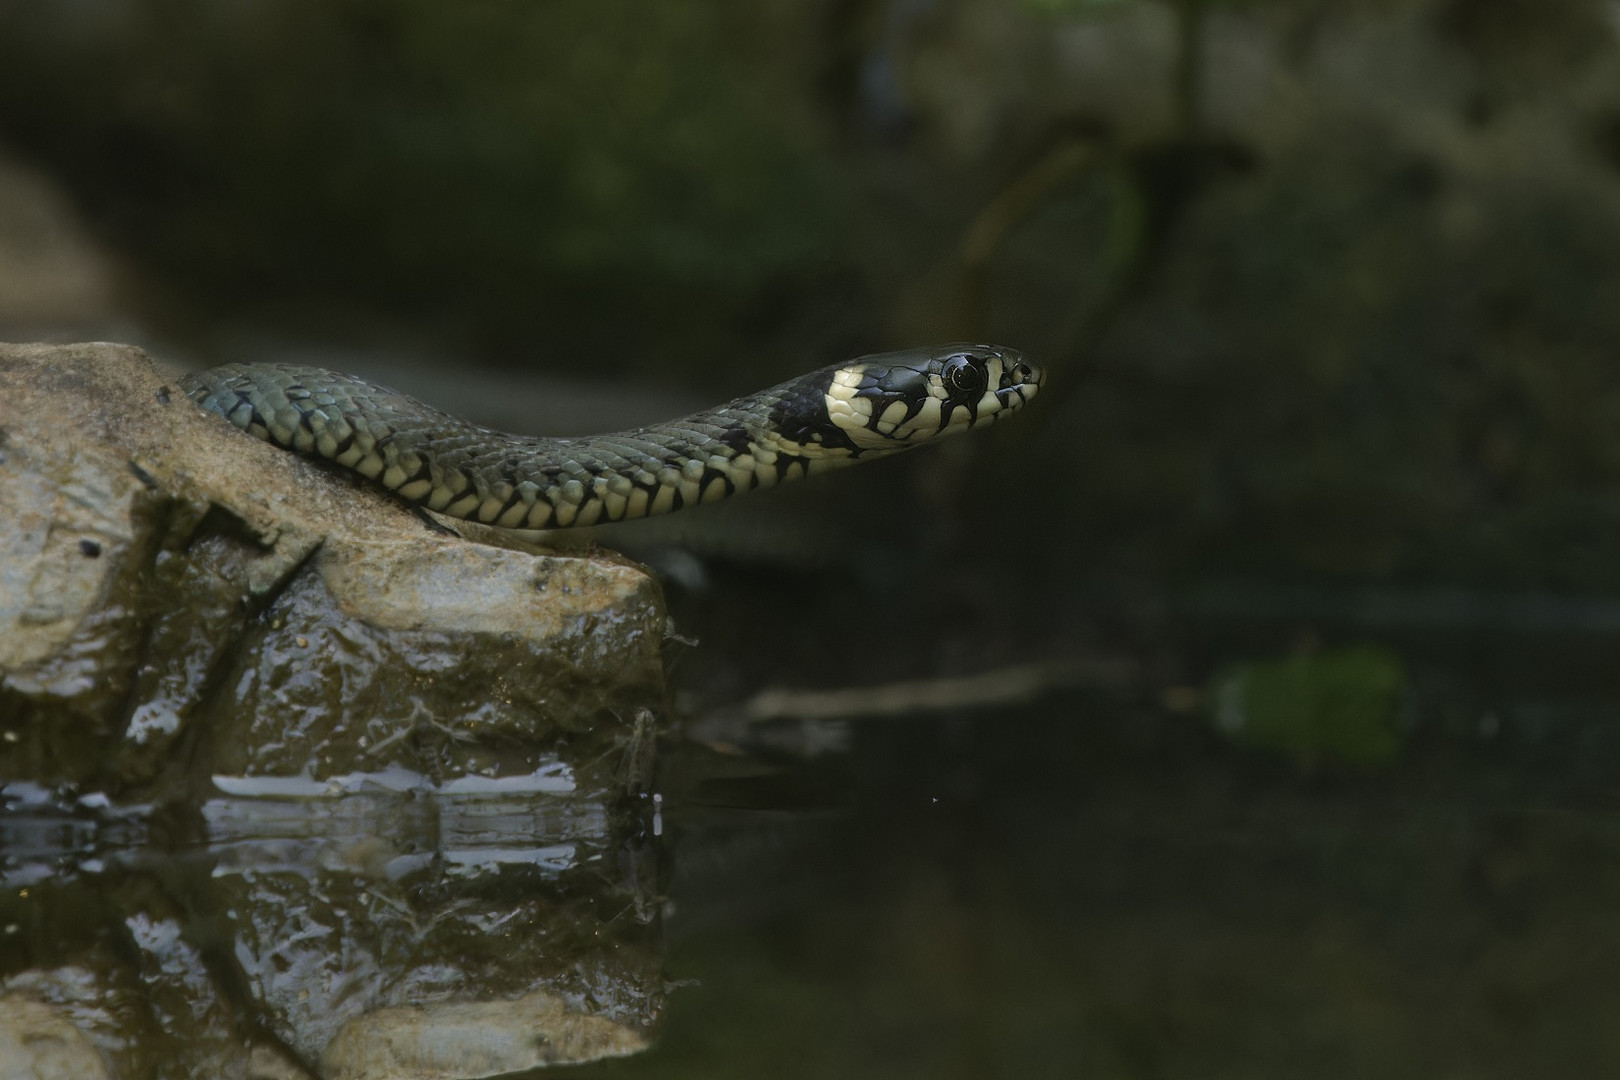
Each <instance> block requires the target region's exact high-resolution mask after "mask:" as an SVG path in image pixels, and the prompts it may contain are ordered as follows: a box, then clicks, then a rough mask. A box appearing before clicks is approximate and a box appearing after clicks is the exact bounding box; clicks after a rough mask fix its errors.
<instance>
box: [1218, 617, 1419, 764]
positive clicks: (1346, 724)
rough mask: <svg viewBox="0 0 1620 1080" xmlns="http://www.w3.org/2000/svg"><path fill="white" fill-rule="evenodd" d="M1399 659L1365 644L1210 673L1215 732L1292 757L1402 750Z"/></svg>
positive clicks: (1381, 759) (1386, 754)
mask: <svg viewBox="0 0 1620 1080" xmlns="http://www.w3.org/2000/svg"><path fill="white" fill-rule="evenodd" d="M1405 688H1406V674H1405V669H1404V668H1403V666H1402V664H1401V662H1400V660H1399V658H1397V657H1396V656H1394V655H1393V654H1391V653H1390V652H1388V651H1387V650H1385V649H1382V648H1379V647H1377V646H1372V645H1367V646H1361V647H1357V648H1342V649H1333V650H1329V651H1325V652H1302V653H1300V654H1298V655H1296V656H1291V657H1288V658H1286V659H1283V660H1257V661H1254V662H1251V663H1248V664H1241V665H1238V666H1236V667H1233V668H1231V669H1229V670H1227V671H1225V672H1223V673H1222V674H1220V675H1219V676H1217V677H1216V679H1215V683H1214V687H1213V691H1212V694H1211V697H1212V700H1213V705H1214V721H1215V726H1216V728H1217V729H1218V730H1220V731H1222V732H1225V733H1226V734H1227V735H1228V736H1230V737H1231V738H1232V739H1234V740H1236V741H1238V742H1241V743H1247V744H1249V745H1252V746H1257V747H1263V748H1266V749H1270V750H1278V751H1281V752H1283V753H1285V754H1287V755H1288V756H1289V757H1291V758H1293V759H1294V760H1295V761H1296V762H1299V763H1301V764H1304V765H1314V764H1321V763H1329V762H1343V763H1346V764H1352V765H1380V764H1384V763H1386V762H1389V761H1392V760H1394V759H1395V758H1396V757H1397V756H1399V754H1400V750H1401V733H1400V727H1399V706H1400V702H1401V695H1402V693H1403V691H1404V690H1405Z"/></svg>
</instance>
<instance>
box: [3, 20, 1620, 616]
mask: <svg viewBox="0 0 1620 1080" xmlns="http://www.w3.org/2000/svg"><path fill="white" fill-rule="evenodd" d="M1617 133H1620V52H1617V50H1616V49H1614V47H1613V29H1612V17H1611V13H1610V11H1609V8H1608V7H1607V6H1606V5H1605V4H1603V3H1601V2H1600V0H1548V2H1545V3H1542V2H1538V0H1359V2H1356V3H1350V4H1297V3H1291V2H1285V0H1235V2H1226V0H1208V2H1193V0H1187V2H1184V3H1183V2H1169V0H1119V2H1117V3H1102V2H1085V0H1074V2H1072V3H1065V2H1062V0H1027V2H1025V3H1018V4H1008V3H1004V2H1001V0H926V2H924V0H847V2H842V3H838V4H833V5H827V6H814V7H812V6H810V5H793V4H784V3H778V4H761V5H742V6H738V5H728V4H724V3H719V2H717V0H671V2H669V3H665V4H658V5H653V6H647V5H640V4H633V3H630V2H629V0H609V2H606V3H600V2H586V0H552V2H548V3H544V4H537V3H530V2H513V0H492V2H489V3H482V4H478V5H471V6H468V5H442V4H431V3H427V2H426V0H401V2H399V3H382V2H380V0H337V2H335V3H319V4H318V3H315V2H314V0H288V2H285V3H278V4H271V3H268V2H264V0H238V2H236V3H232V4H229V5H222V4H218V3H209V2H204V0H76V2H74V3H71V4H68V3H60V2H56V0H51V2H46V0H0V135H3V136H4V137H6V138H7V139H8V140H9V141H10V143H12V144H14V145H15V146H17V147H20V148H22V149H23V150H24V151H26V152H27V153H28V154H30V155H31V156H32V157H34V158H35V159H36V160H38V161H40V162H43V163H46V164H47V165H48V166H49V167H50V168H51V169H52V170H53V172H54V174H55V175H56V176H58V177H60V178H61V180H62V182H63V183H64V184H65V185H66V186H67V187H68V188H69V189H70V190H71V191H72V193H73V194H74V196H75V197H76V200H77V202H78V204H79V205H80V206H81V207H83V208H84V210H85V212H86V213H87V214H88V215H89V216H90V217H91V218H92V219H93V220H94V222H95V223H96V224H97V225H98V226H99V228H100V231H101V233H102V235H103V236H106V237H110V238H112V239H113V240H114V242H115V243H116V244H117V246H118V248H119V250H120V251H121V252H122V253H123V254H124V255H125V256H126V257H127V258H128V259H129V260H130V263H131V265H133V266H135V267H137V268H138V270H137V273H135V274H132V275H131V276H132V277H135V278H137V279H143V278H155V279H157V280H160V281H162V282H163V283H164V284H165V285H166V286H170V289H169V291H168V292H164V290H162V289H159V290H154V291H156V292H158V293H159V294H160V295H164V296H178V297H180V298H181V299H182V306H184V305H189V311H188V313H189V314H190V315H191V316H192V318H193V324H194V325H193V326H182V327H180V328H179V329H174V328H173V327H167V328H166V329H168V330H169V332H171V333H174V334H175V335H176V336H179V337H185V336H187V333H188V332H190V331H191V330H192V329H194V327H201V331H200V332H199V333H197V334H196V335H195V336H197V337H200V338H201V340H202V341H203V342H204V343H205V344H204V346H203V348H205V349H206V348H207V342H208V341H209V339H208V336H207V331H208V330H210V329H212V328H214V327H216V326H218V325H229V324H231V323H232V322H233V321H235V320H241V319H243V318H244V315H246V316H247V317H253V316H255V315H256V316H257V317H258V318H259V319H260V320H261V322H262V323H264V324H268V325H271V326H275V327H277V328H278V329H279V328H284V327H286V326H288V325H292V324H296V322H297V318H298V316H299V315H300V314H306V313H307V311H308V310H309V309H312V308H313V309H320V310H323V311H335V312H338V313H339V317H340V318H341V315H342V314H350V315H352V314H353V312H355V311H356V310H359V311H362V312H365V313H381V314H383V315H384V316H386V317H387V318H391V319H396V320H399V321H401V322H402V323H403V324H404V325H405V326H406V327H407V328H413V329H414V328H422V329H423V330H424V331H425V332H431V331H433V330H434V329H435V328H436V327H437V326H439V324H445V325H447V326H448V327H449V329H448V331H446V332H445V333H443V334H442V335H441V337H442V338H443V339H448V341H449V343H450V350H449V351H454V352H456V353H458V354H459V353H471V354H474V355H480V356H482V357H486V358H489V357H493V358H496V359H506V360H512V359H516V358H521V359H522V361H523V362H525V363H534V364H535V365H536V366H542V365H543V366H549V367H551V368H552V369H553V370H557V371H560V372H563V373H567V374H574V375H578V374H582V373H583V374H586V375H588V376H591V377H595V376H598V375H600V376H601V377H602V378H604V379H606V378H610V377H612V376H614V375H616V374H623V373H625V372H627V371H629V372H635V373H638V374H642V375H647V374H650V373H652V372H655V371H657V372H658V373H659V374H660V375H661V376H663V377H664V381H666V382H682V383H687V384H690V385H691V386H692V387H693V389H694V390H697V389H698V388H700V387H702V388H708V387H710V386H715V387H718V386H721V385H723V386H725V387H726V388H727V389H732V390H745V389H751V388H753V387H756V386H760V385H765V384H766V383H768V382H769V381H771V380H772V379H774V378H778V377H785V376H786V375H788V374H791V373H793V372H795V371H798V370H802V369H804V368H806V367H809V366H811V365H812V364H814V363H825V362H826V361H827V360H828V359H829V358H831V357H836V356H840V355H845V354H847V353H848V352H850V351H851V350H858V349H864V348H868V347H877V346H880V345H888V344H899V343H911V342H915V341H919V340H929V339H937V338H949V337H969V336H970V337H983V338H986V339H989V340H1000V341H1005V342H1006V343H1009V344H1013V345H1017V346H1019V347H1022V348H1025V349H1027V350H1028V351H1030V352H1031V353H1032V354H1033V355H1035V356H1037V357H1039V358H1040V359H1042V360H1043V361H1047V362H1048V363H1049V364H1050V365H1051V366H1053V367H1054V368H1055V369H1056V371H1055V376H1054V379H1053V382H1052V385H1051V387H1050V389H1049V390H1048V391H1047V392H1046V394H1045V395H1044V398H1043V401H1042V402H1041V403H1040V404H1039V405H1038V406H1037V408H1036V409H1034V410H1031V416H1030V419H1029V420H1028V421H1021V422H1020V423H1019V424H1017V425H1009V427H1008V429H1007V431H1006V432H1005V433H1003V432H997V433H996V434H995V436H994V438H993V439H986V440H982V441H981V442H980V446H983V447H985V449H984V450H982V451H978V452H976V453H975V454H973V455H967V454H966V453H965V452H964V455H963V457H961V458H956V459H943V458H942V459H932V460H936V461H938V460H950V461H952V462H953V464H952V465H949V466H942V467H945V468H961V469H964V470H965V469H967V468H968V466H966V465H962V464H960V463H961V462H964V461H967V460H970V459H971V460H974V461H980V460H982V461H983V462H985V464H984V466H983V472H982V473H981V474H980V475H979V476H978V477H977V478H976V479H977V480H978V483H976V484H972V483H968V482H965V481H964V482H960V483H952V484H949V485H947V484H943V483H941V484H939V485H937V490H936V492H935V495H936V496H937V498H936V505H935V507H934V509H936V510H941V509H943V508H944V506H943V502H942V501H940V500H941V499H942V498H943V497H942V496H939V492H940V491H943V490H945V489H947V488H948V489H949V490H950V491H952V492H959V493H961V494H960V496H959V497H960V498H961V499H962V500H964V502H966V501H967V500H970V499H971V500H976V501H975V502H974V503H973V504H972V505H971V506H969V507H967V508H965V509H964V508H962V507H957V508H956V509H958V510H960V511H961V514H960V516H961V520H960V521H958V522H956V523H954V524H953V525H952V526H951V527H949V528H947V529H941V530H934V532H935V534H936V535H939V536H949V537H951V538H955V539H960V538H966V537H975V536H981V535H1005V534H1006V533H1008V532H1009V531H1021V532H1022V533H1023V534H1024V540H1025V548H1024V557H1025V558H1026V559H1027V560H1029V561H1031V562H1033V563H1037V564H1039V565H1041V566H1044V567H1048V568H1050V573H1049V574H1048V575H1044V576H1043V575H1032V576H1030V578H1029V580H1028V581H1027V582H1021V583H1018V584H1016V585H1014V586H1012V587H1013V588H1025V589H1027V590H1028V591H1029V592H1030V594H1031V595H1030V597H1029V599H1031V600H1034V601H1038V602H1040V603H1043V604H1044V603H1047V602H1048V601H1047V598H1048V597H1050V596H1052V595H1064V596H1068V595H1072V593H1071V591H1070V590H1071V589H1072V588H1077V587H1089V586H1090V585H1093V584H1095V583H1097V582H1098V581H1099V580H1100V581H1102V582H1103V583H1104V585H1105V586H1107V587H1111V586H1112V584H1113V583H1114V582H1115V581H1119V580H1123V581H1137V582H1141V581H1149V582H1154V583H1156V584H1157V583H1169V584H1170V585H1171V586H1172V587H1174V586H1175V585H1177V584H1180V583H1184V582H1188V581H1192V582H1196V581H1198V580H1201V579H1207V578H1209V577H1226V578H1228V579H1239V580H1241V579H1253V578H1268V579H1277V578H1283V579H1315V580H1324V579H1325V580H1329V581H1336V582H1347V583H1366V582H1378V583H1388V584H1393V585H1396V586H1402V587H1409V586H1415V585H1424V584H1429V583H1435V582H1442V583H1447V584H1462V585H1467V586H1472V587H1491V588H1504V589H1550V590H1559V591H1571V592H1579V591H1590V590H1600V591H1606V592H1609V593H1620V560H1616V559H1615V558H1613V554H1612V553H1613V546H1614V537H1615V535H1616V529H1617V528H1620V436H1617V434H1616V433H1617V432H1620V377H1617V367H1616V359H1615V358H1616V357H1617V356H1620V305H1616V304H1614V303H1613V302H1612V297H1614V296H1615V295H1616V294H1617V291H1620V258H1617V257H1616V255H1615V253H1616V252H1617V251H1620V183H1617V182H1616V169H1617V165H1620V134H1617ZM142 313H143V315H145V316H147V317H151V318H156V319H161V318H163V317H165V316H167V315H168V313H169V309H168V308H166V307H165V306H164V304H163V303H157V302H147V303H146V304H145V306H144V307H143V308H142ZM173 321H174V322H176V323H181V322H183V321H184V320H183V319H178V318H177V319H175V320H173ZM665 368H667V371H666V370H664V369H665ZM744 369H746V370H744ZM1042 425H1044V430H1040V429H1041V426H1042ZM997 455H999V456H997ZM1029 462H1035V463H1036V464H1035V465H1034V466H1033V467H1031V466H1030V465H1029V464H1028V463H1029ZM889 490H893V487H892V485H891V486H890V488H889ZM953 497H957V496H953ZM852 516H856V515H852ZM935 517H936V518H937V517H938V515H937V514H936V515H935ZM946 546H948V545H946Z"/></svg>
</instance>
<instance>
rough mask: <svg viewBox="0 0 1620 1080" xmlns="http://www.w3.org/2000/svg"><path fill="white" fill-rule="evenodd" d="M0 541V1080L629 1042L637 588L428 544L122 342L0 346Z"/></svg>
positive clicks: (638, 1022) (574, 1054) (637, 978)
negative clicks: (188, 394) (255, 435)
mask: <svg viewBox="0 0 1620 1080" xmlns="http://www.w3.org/2000/svg"><path fill="white" fill-rule="evenodd" d="M0 522H3V523H4V525H3V527H0V739H3V742H0V810H3V811H4V813H3V814H0V884H3V885H4V890H3V892H0V1000H3V1001H4V1003H5V1008H4V1009H3V1010H0V1012H3V1014H4V1016H3V1019H0V1076H6V1077H9V1076H12V1075H20V1076H31V1077H32V1076H51V1077H54V1076H73V1077H95V1076H109V1077H120V1078H123V1077H142V1078H144V1077H154V1078H157V1077H161V1078H168V1077H175V1078H179V1077H192V1076H209V1077H226V1078H234V1077H240V1078H261V1080H268V1078H293V1077H344V1078H351V1080H361V1078H380V1077H445V1078H449V1077H477V1076H495V1075H501V1074H504V1073H509V1072H512V1071H515V1070H521V1069H528V1068H532V1067H535V1066H538V1065H544V1064H553V1063H559V1062H572V1061H586V1060H592V1059H594V1058H597V1057H602V1056H612V1055H622V1054H627V1053H633V1052H635V1051H637V1050H639V1049H642V1048H644V1047H645V1046H647V1045H648V1043H649V1040H650V1037H651V1033H652V1031H653V1030H654V1029H655V1027H656V1023H657V1020H658V1018H659V1015H660V1013H661V1011H662V1001H663V993H664V984H663V980H662V975H661V970H660V961H661V956H660V953H659V951H658V949H657V947H656V944H657V941H658V926H657V905H656V904H655V903H652V902H650V901H649V900H648V899H647V897H648V896H649V895H653V894H654V892H655V887H654V886H653V885H651V884H650V882H649V874H650V873H651V871H650V870H649V867H655V866H656V862H657V860H656V857H655V856H654V855H652V854H649V852H648V850H647V845H648V844H649V843H650V841H649V840H648V839H647V838H646V837H647V834H648V831H649V827H654V828H655V827H656V826H655V825H654V824H653V823H654V822H655V821H656V817H655V816H649V815H650V814H655V811H653V810H652V809H651V808H652V806H653V804H652V803H651V802H650V801H648V800H647V799H644V798H640V797H638V796H636V794H635V792H633V791H631V790H629V789H628V787H627V785H626V783H625V780H624V777H625V775H626V763H627V762H631V761H634V762H637V763H638V765H637V769H636V774H637V775H644V774H645V772H646V768H647V767H646V765H645V764H644V762H645V759H646V758H647V757H648V756H649V755H650V754H651V752H652V746H653V743H652V742H651V739H652V727H651V725H649V724H648V723H647V722H646V720H645V719H644V718H645V717H647V716H649V715H651V714H652V713H653V711H655V710H656V709H658V707H659V706H660V704H661V698H662V692H663V683H662V659H661V646H662V637H663V633H664V625H665V616H664V610H663V602H662V596H661V594H660V591H659V589H658V586H657V584H656V582H654V581H653V579H651V578H650V577H649V576H648V575H647V574H646V573H644V572H643V571H642V570H641V569H640V568H639V567H637V566H635V565H634V564H632V563H629V562H627V561H625V560H622V559H619V558H618V557H616V556H608V555H601V556H596V555H583V556H582V555H578V554H574V555H567V556H563V555H553V554H548V553H545V552H543V551H540V550H538V549H533V548H529V547H526V546H521V545H518V544H515V543H513V544H510V545H506V544H504V542H503V541H502V540H501V539H500V538H499V537H496V536H486V537H482V538H481V542H476V543H475V542H473V541H470V540H467V539H464V538H462V537H460V536H457V535H454V534H451V533H448V532H447V531H445V530H443V529H441V528H439V527H437V526H435V525H434V524H433V523H431V522H429V521H426V520H424V519H422V518H419V517H417V516H416V515H414V514H413V513H411V512H410V511H408V510H406V509H405V508H403V507H401V506H399V505H397V504H396V503H394V502H392V501H390V500H389V499H387V498H386V497H383V496H381V495H378V494H376V493H373V492H371V491H369V490H368V489H365V488H363V487H360V486H357V485H355V484H353V483H351V482H350V481H348V480H347V479H345V478H342V477H339V476H336V475H334V474H331V473H329V472H326V471H323V470H322V469H320V468H319V467H316V466H313V465H310V464H309V463H307V462H304V461H302V460H299V459H297V458H295V457H293V456H291V455H287V454H283V453H281V452H279V451H276V450H275V449H273V448H271V447H269V446H266V445H264V444H261V443H259V442H257V441H255V440H252V439H247V438H243V437H242V436H241V435H240V433H238V432H236V431H234V430H232V429H230V428H229V427H228V426H227V425H225V424H223V423H221V422H217V421H216V420H215V419H214V418H212V417H209V416H206V415H204V414H202V413H200V412H199V411H198V410H196V409H195V408H193V407H192V405H191V404H190V403H189V402H188V401H187V400H186V399H185V398H184V397H183V396H182V395H180V394H179V393H178V392H177V391H176V390H174V388H173V383H172V381H166V380H165V379H164V378H163V377H162V376H161V375H160V374H159V373H158V372H156V371H154V369H153V367H152V364H151V362H150V361H149V360H148V358H147V357H146V356H145V355H144V354H142V353H141V352H140V351H139V350H136V349H132V348H128V347H124V346H117V345H101V344H97V345H79V346H65V347H47V346H28V345H23V346H0ZM643 808H646V809H645V810H644V809H643ZM159 849H161V850H162V851H163V852H164V853H163V854H161V855H156V854H154V852H155V851H157V850H159ZM177 852H183V853H184V854H183V855H182V854H177ZM8 1070H9V1071H8ZM18 1070H21V1071H20V1072H19V1071H18Z"/></svg>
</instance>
